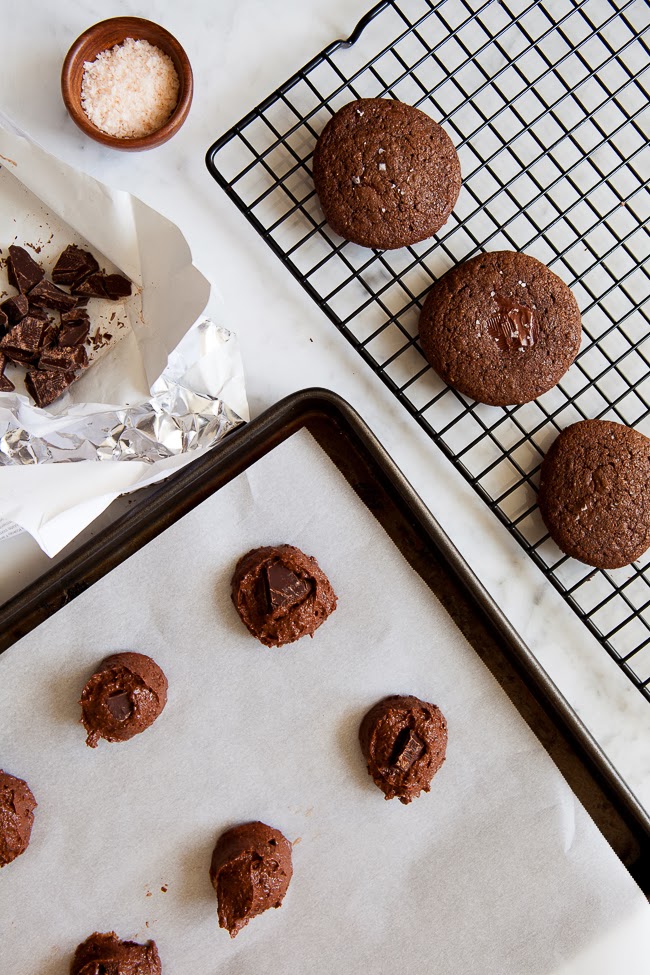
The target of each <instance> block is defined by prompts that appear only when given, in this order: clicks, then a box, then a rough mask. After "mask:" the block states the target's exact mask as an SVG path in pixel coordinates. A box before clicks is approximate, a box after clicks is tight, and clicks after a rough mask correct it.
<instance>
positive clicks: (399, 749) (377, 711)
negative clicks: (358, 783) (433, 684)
mask: <svg viewBox="0 0 650 975" xmlns="http://www.w3.org/2000/svg"><path fill="white" fill-rule="evenodd" d="M359 741H360V742H361V750H362V752H363V755H364V758H365V759H366V762H367V763H368V774H369V775H371V776H372V779H373V781H374V783H375V785H376V786H377V787H378V788H379V789H381V791H382V792H383V793H384V795H385V798H386V799H394V798H396V797H397V798H398V799H399V801H400V802H403V803H404V805H407V804H408V803H409V802H411V800H412V799H417V797H418V796H419V795H420V792H428V791H429V789H430V788H431V779H432V778H433V776H434V775H435V774H436V772H437V771H438V769H439V768H440V766H441V765H442V763H443V762H444V760H445V752H446V750H447V722H446V721H445V718H444V715H443V714H442V712H441V711H440V709H439V708H437V707H436V705H435V704H428V703H427V702H426V701H421V700H420V699H419V698H417V697H411V696H407V697H402V696H400V695H399V694H392V695H391V696H390V697H386V698H384V699H383V701H379V702H378V703H377V704H375V705H374V707H372V708H371V709H370V711H368V713H367V714H366V716H365V718H364V719H363V721H362V722H361V727H360V729H359Z"/></svg>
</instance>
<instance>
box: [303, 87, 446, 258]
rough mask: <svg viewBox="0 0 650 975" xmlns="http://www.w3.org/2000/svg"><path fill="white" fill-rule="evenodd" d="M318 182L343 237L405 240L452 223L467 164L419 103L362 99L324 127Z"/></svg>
mask: <svg viewBox="0 0 650 975" xmlns="http://www.w3.org/2000/svg"><path fill="white" fill-rule="evenodd" d="M314 185H315V186H316V192H317V193H318V198H319V200H320V203H321V206H322V208H323V213H324V214H325V218H326V220H327V222H328V223H329V225H330V227H331V228H332V230H334V231H336V233H337V234H340V236H341V237H344V238H345V239H346V240H351V241H353V242H354V243H355V244H361V245H362V246H363V247H377V248H382V249H391V248H394V247H405V246H407V245H408V244H415V243H416V242H417V241H419V240H426V238H427V237H431V236H432V235H433V234H435V233H436V231H438V230H440V228H441V227H442V225H443V224H444V223H446V221H447V219H448V217H449V214H450V213H451V211H452V210H453V208H454V204H455V203H456V200H457V199H458V194H459V192H460V186H461V175H460V163H459V161H458V155H457V153H456V150H455V149H454V145H453V143H452V141H451V139H450V138H449V136H448V135H447V133H446V132H445V130H444V129H443V128H441V126H439V125H438V124H437V123H436V122H434V121H433V119H431V118H429V116H428V115H426V114H425V113H424V112H421V111H420V110H419V109H418V108H413V106H412V105H405V104H404V103H403V102H399V101H396V100H395V99H392V98H361V99H358V100H357V101H354V102H350V103H349V104H348V105H344V106H343V108H341V109H339V111H338V112H337V113H336V115H334V116H333V117H332V118H331V119H330V121H329V122H328V123H327V125H326V126H325V128H324V129H323V131H322V133H321V135H320V137H319V139H318V142H317V144H316V150H315V152H314Z"/></svg>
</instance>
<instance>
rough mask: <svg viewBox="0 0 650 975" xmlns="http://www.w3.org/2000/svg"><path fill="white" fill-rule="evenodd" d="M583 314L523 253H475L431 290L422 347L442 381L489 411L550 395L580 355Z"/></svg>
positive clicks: (422, 319)
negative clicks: (486, 404)
mask: <svg viewBox="0 0 650 975" xmlns="http://www.w3.org/2000/svg"><path fill="white" fill-rule="evenodd" d="M581 336H582V322H581V319H580V309H579V308H578V304H577V302H576V300H575V298H574V297H573V294H572V293H571V290H570V289H569V288H568V287H567V285H566V284H565V283H564V281H562V280H561V279H560V278H558V276H557V275H556V274H553V272H552V271H549V269H548V268H547V267H546V265H544V264H542V263H540V261H538V260H536V259H535V258H534V257H529V256H528V255H527V254H518V253H516V252H514V251H494V252H493V253H491V254H479V255H478V257H473V258H472V259H471V260H469V261H465V262H464V263H463V264H458V265H456V267H453V268H452V269H451V270H450V271H448V272H447V273H446V274H445V275H444V276H443V277H442V278H440V280H439V281H437V282H436V283H435V284H434V286H433V287H432V288H431V290H430V291H429V293H428V295H427V298H426V301H425V303H424V307H423V308H422V313H421V315H420V343H421V345H422V351H423V352H424V355H425V356H426V358H427V359H428V361H429V362H430V363H431V365H432V366H433V368H434V369H435V371H436V372H437V373H438V375H439V376H441V377H442V379H444V381H445V382H446V383H448V384H449V385H450V386H453V388H454V389H457V390H458V391H459V392H460V393H464V394H465V395H466V396H471V397H472V399H475V400H478V402H479V403H488V404H489V405H491V406H512V405H514V404H516V403H528V402H529V401H530V400H534V399H536V398H537V397H538V396H541V395H542V393H545V392H547V390H549V389H552V387H553V386H556V385H557V383H558V382H559V381H560V379H561V378H562V376H563V375H564V374H565V372H566V371H567V369H568V368H569V366H570V365H571V363H572V362H573V360H574V359H575V357H576V355H577V354H578V350H579V348H580V339H581Z"/></svg>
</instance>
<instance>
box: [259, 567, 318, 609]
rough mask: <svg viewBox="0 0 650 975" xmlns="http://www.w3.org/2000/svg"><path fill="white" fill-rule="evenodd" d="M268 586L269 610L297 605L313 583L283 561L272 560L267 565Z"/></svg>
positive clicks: (306, 594)
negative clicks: (297, 573) (293, 570)
mask: <svg viewBox="0 0 650 975" xmlns="http://www.w3.org/2000/svg"><path fill="white" fill-rule="evenodd" d="M266 587H267V600H268V606H269V610H270V611H271V612H272V611H273V610H274V609H281V608H284V607H287V608H288V607H289V606H295V604H296V603H299V602H302V600H303V599H305V598H306V597H307V596H308V595H309V593H310V592H311V584H310V582H309V581H308V580H307V579H302V578H301V577H300V576H299V575H296V573H295V572H292V571H291V569H288V568H287V567H286V565H283V564H282V562H279V561H278V562H272V563H271V564H270V565H268V566H267V567H266Z"/></svg>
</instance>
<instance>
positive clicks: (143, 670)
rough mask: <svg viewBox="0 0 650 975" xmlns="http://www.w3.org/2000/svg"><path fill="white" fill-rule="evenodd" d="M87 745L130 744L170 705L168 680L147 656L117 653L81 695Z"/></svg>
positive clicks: (93, 677)
mask: <svg viewBox="0 0 650 975" xmlns="http://www.w3.org/2000/svg"><path fill="white" fill-rule="evenodd" d="M79 703H80V704H81V722H82V724H83V726H84V728H85V729H86V731H87V732H88V737H87V738H86V744H87V745H90V747H91V748H95V747H96V746H97V742H98V741H99V739H100V738H104V739H105V740H106V741H128V740H129V738H133V736H134V735H139V734H140V732H141V731H144V730H145V729H146V728H148V727H149V726H150V725H152V724H153V723H154V721H155V720H156V718H157V717H158V715H159V714H160V713H161V712H162V710H163V708H164V707H165V704H166V703H167V678H166V677H165V675H164V674H163V672H162V670H161V669H160V667H159V666H158V664H157V663H155V661H153V660H152V659H151V657H147V656H146V655H145V654H143V653H129V652H127V653H116V654H113V655H112V656H110V657H106V659H105V660H103V661H102V663H101V665H100V667H99V670H97V671H96V673H94V674H93V676H92V677H91V678H90V680H89V681H88V683H87V684H86V686H85V687H84V689H83V691H82V693H81V701H80V702H79Z"/></svg>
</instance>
